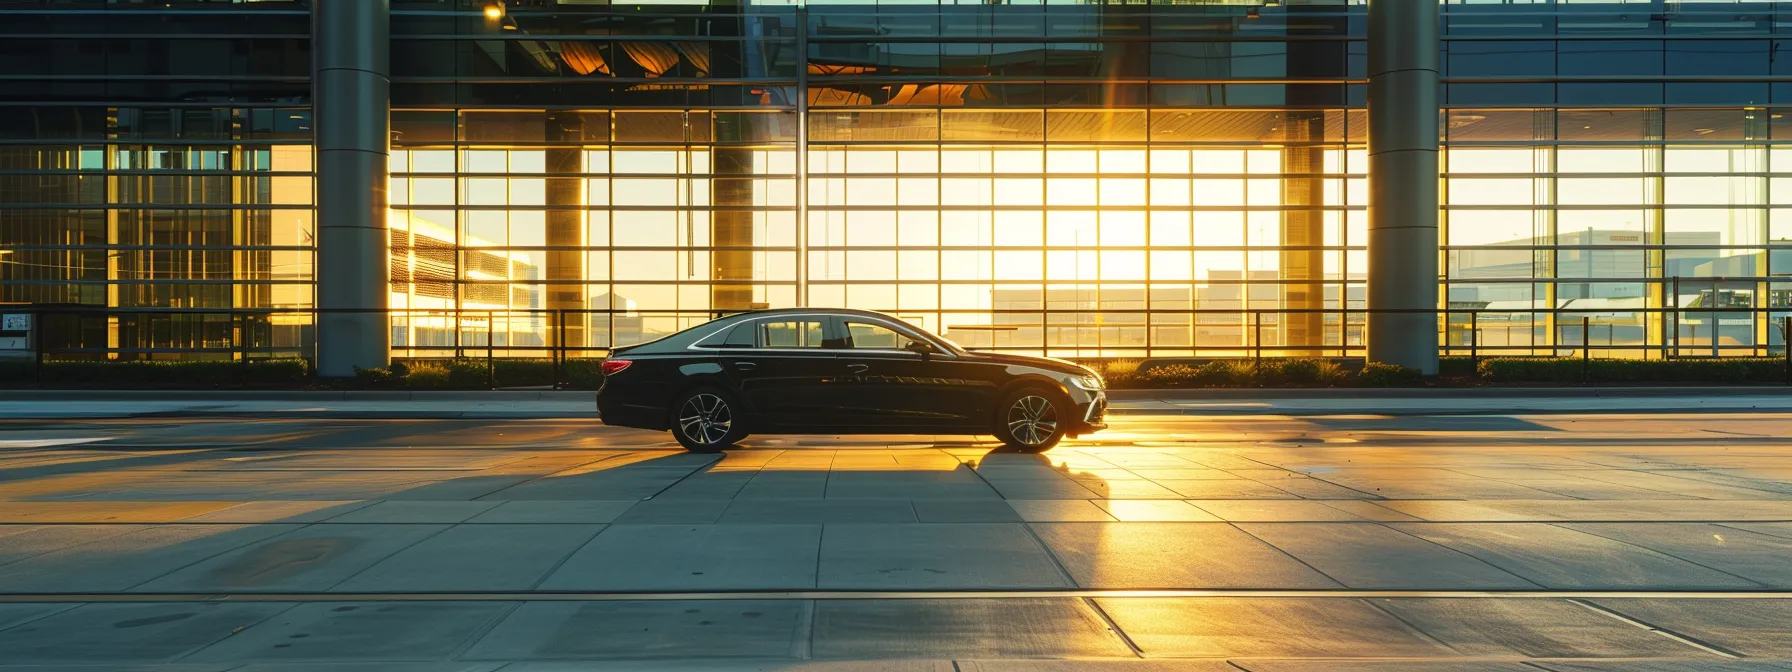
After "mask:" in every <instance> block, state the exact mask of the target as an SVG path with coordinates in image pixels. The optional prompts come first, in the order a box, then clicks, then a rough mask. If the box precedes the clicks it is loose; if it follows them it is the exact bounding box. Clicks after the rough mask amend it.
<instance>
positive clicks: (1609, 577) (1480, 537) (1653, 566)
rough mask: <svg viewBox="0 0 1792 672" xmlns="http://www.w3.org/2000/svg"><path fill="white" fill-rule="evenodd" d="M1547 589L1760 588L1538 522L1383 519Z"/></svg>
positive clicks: (1723, 575)
mask: <svg viewBox="0 0 1792 672" xmlns="http://www.w3.org/2000/svg"><path fill="white" fill-rule="evenodd" d="M1389 525H1390V526H1392V527H1394V528H1396V529H1399V530H1401V531H1404V532H1408V533H1410V534H1413V535H1416V536H1419V537H1422V538H1424V539H1426V540H1429V541H1432V542H1434V543H1438V544H1442V545H1444V546H1448V547H1450V548H1453V549H1456V550H1458V551H1461V552H1463V553H1467V554H1469V555H1472V556H1475V557H1477V558H1480V559H1481V560H1483V561H1485V562H1487V563H1488V564H1490V565H1493V566H1495V567H1499V568H1500V569H1503V570H1506V571H1507V572H1511V573H1513V574H1516V575H1518V576H1520V577H1523V578H1524V579H1526V580H1528V581H1531V582H1533V583H1537V584H1541V585H1543V586H1545V587H1548V588H1589V589H1626V588H1628V589H1654V590H1691V589H1713V588H1760V587H1761V585H1760V584H1758V583H1755V582H1753V581H1749V580H1747V579H1744V578H1741V577H1738V576H1735V575H1732V574H1725V573H1722V572H1719V571H1717V570H1714V569H1709V568H1706V567H1702V566H1699V565H1696V564H1693V563H1690V562H1687V561H1685V560H1680V559H1678V558H1673V557H1670V556H1667V555H1663V554H1661V553H1658V552H1655V551H1651V550H1649V549H1646V548H1643V547H1640V546H1632V545H1630V544H1625V543H1622V542H1617V541H1612V540H1610V539H1606V538H1604V537H1599V536H1595V535H1591V534H1587V533H1585V532H1577V531H1575V530H1570V529H1567V528H1564V527H1557V526H1555V525H1548V524H1543V523H1389Z"/></svg>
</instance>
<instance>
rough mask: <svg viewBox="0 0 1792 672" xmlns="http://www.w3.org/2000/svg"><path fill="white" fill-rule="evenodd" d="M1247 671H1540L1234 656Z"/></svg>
mask: <svg viewBox="0 0 1792 672" xmlns="http://www.w3.org/2000/svg"><path fill="white" fill-rule="evenodd" d="M1231 662H1232V664H1233V665H1236V666H1237V667H1235V668H1233V669H1236V670H1244V672H1537V668H1535V667H1531V666H1529V665H1526V664H1524V663H1509V662H1485V661H1472V662H1471V661H1449V660H1405V661H1402V660H1378V661H1374V662H1359V661H1348V660H1234V661H1231Z"/></svg>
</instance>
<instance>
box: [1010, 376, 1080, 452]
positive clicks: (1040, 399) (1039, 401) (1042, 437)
mask: <svg viewBox="0 0 1792 672" xmlns="http://www.w3.org/2000/svg"><path fill="white" fill-rule="evenodd" d="M1069 419H1070V404H1069V403H1066V402H1065V401H1064V396H1063V395H1061V394H1057V393H1055V392H1052V391H1050V390H1046V389H1044V388H1039V387H1025V388H1021V389H1019V390H1015V391H1014V392H1012V393H1009V394H1008V396H1007V397H1004V398H1003V399H1002V405H1001V406H998V407H996V428H995V431H996V438H998V439H1001V441H1002V445H1004V446H1006V447H1008V448H1009V449H1012V450H1016V451H1021V452H1029V453H1037V452H1042V451H1046V450H1050V449H1051V447H1052V446H1055V445H1058V441H1059V440H1060V439H1063V438H1064V429H1065V427H1066V426H1068V424H1069V423H1068V420H1069Z"/></svg>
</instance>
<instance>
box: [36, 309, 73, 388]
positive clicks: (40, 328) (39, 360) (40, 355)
mask: <svg viewBox="0 0 1792 672" xmlns="http://www.w3.org/2000/svg"><path fill="white" fill-rule="evenodd" d="M80 320H81V316H80V315H76V316H75V321H76V325H75V326H76V327H77V331H76V332H75V333H80V331H79V330H78V328H79V327H80V324H79V322H80ZM31 356H32V358H33V360H34V363H33V364H32V365H31V375H32V377H34V378H36V379H37V389H40V390H41V389H43V387H44V315H43V313H37V312H34V313H32V314H31Z"/></svg>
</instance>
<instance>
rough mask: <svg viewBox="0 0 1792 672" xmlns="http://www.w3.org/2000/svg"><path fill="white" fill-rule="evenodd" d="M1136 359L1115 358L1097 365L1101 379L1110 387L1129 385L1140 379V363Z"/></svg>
mask: <svg viewBox="0 0 1792 672" xmlns="http://www.w3.org/2000/svg"><path fill="white" fill-rule="evenodd" d="M1143 363H1144V362H1141V361H1139V360H1136V359H1113V360H1108V361H1106V362H1102V363H1101V364H1098V365H1097V366H1095V367H1094V368H1095V370H1096V371H1098V372H1100V373H1101V379H1102V380H1104V381H1106V382H1107V384H1108V385H1109V386H1110V387H1128V386H1131V385H1132V384H1133V383H1135V382H1138V380H1139V365H1140V364H1143Z"/></svg>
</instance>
